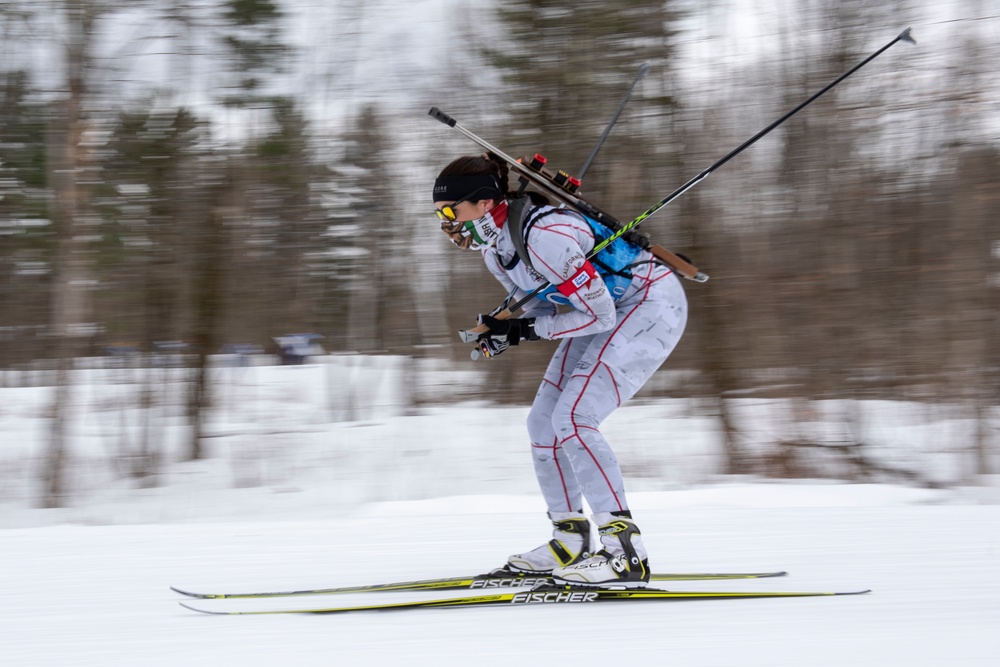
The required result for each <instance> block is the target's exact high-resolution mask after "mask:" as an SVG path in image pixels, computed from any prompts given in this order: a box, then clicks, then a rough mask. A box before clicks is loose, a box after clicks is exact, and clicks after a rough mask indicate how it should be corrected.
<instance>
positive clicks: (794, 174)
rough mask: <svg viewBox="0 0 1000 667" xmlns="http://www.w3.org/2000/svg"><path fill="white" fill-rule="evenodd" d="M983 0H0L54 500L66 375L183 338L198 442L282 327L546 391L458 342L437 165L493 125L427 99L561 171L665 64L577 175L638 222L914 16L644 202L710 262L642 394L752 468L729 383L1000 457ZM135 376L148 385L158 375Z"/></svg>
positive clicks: (25, 348)
mask: <svg viewBox="0 0 1000 667" xmlns="http://www.w3.org/2000/svg"><path fill="white" fill-rule="evenodd" d="M997 9H998V7H997V5H996V3H995V2H992V1H990V0H952V1H951V2H945V3H941V2H929V1H927V0H888V1H887V2H883V3H873V2H868V1H861V0H844V1H842V2H822V1H820V0H805V1H803V2H796V3H791V2H777V1H775V2H754V1H752V0H746V1H745V2H736V1H735V0H731V1H728V2H725V1H715V2H713V1H706V2H697V3H695V2H689V1H686V0H632V1H629V2H607V1H592V0H579V1H578V2H574V3H565V2H554V1H552V0H495V1H493V2H489V3H486V2H483V3H476V2H456V1H449V0H436V1H434V2H427V1H421V2H413V3H405V6H400V5H396V6H389V5H388V4H387V3H381V2H368V3H366V2H360V1H355V0H342V1H340V2H332V3H331V2H328V3H319V2H308V1H307V0H201V1H193V0H134V1H131V2H127V3H124V2H109V1H106V0H58V1H56V0H47V1H38V0H30V1H29V0H22V1H18V0H3V1H2V2H0V30H2V35H3V38H2V41H0V305H2V307H0V372H2V374H0V377H2V378H3V383H5V384H7V385H8V386H13V385H17V384H19V383H26V382H35V383H43V384H46V385H50V386H52V387H53V398H52V408H51V412H50V414H49V415H48V419H49V423H50V426H51V428H50V429H49V431H48V433H49V435H48V440H49V442H48V447H47V450H46V454H45V457H46V460H47V462H48V464H47V465H46V466H45V468H44V469H45V471H46V472H45V476H46V483H47V489H48V492H49V493H48V496H47V497H48V498H49V502H52V503H57V502H59V497H60V487H61V481H60V475H61V472H60V471H61V467H62V466H63V465H64V462H65V459H66V457H67V450H66V442H67V438H68V435H67V433H66V427H65V423H64V421H65V420H63V419H62V418H61V410H62V407H63V406H65V405H66V404H67V402H68V401H69V400H70V396H71V395H72V391H73V386H72V384H73V383H72V382H71V376H72V373H71V371H72V370H73V369H74V368H76V367H79V366H81V365H86V364H88V363H92V362H88V361H86V360H88V359H90V360H93V359H95V358H114V359H117V360H118V362H119V363H128V364H133V365H134V366H135V367H151V366H153V365H154V363H153V362H154V360H155V358H156V357H155V355H157V354H164V353H166V352H167V351H172V352H174V353H177V354H180V355H181V357H180V358H182V360H183V364H184V366H185V367H188V368H190V369H191V372H190V378H189V380H190V381H189V384H188V388H189V391H188V392H187V394H186V398H185V399H184V400H185V406H186V407H185V410H186V412H185V414H186V415H187V417H188V418H189V419H190V420H191V423H192V425H193V428H192V432H191V439H190V447H189V449H188V450H187V455H188V456H190V457H191V458H198V457H199V456H202V455H203V452H202V450H201V447H200V444H199V443H200V439H201V433H200V430H199V427H198V424H199V423H201V420H202V419H203V413H204V411H205V410H207V409H209V408H210V407H211V405H212V383H211V382H210V375H209V374H208V372H207V369H208V368H210V367H211V359H212V357H213V355H216V354H218V353H220V352H222V351H227V350H228V351H232V350H243V351H254V350H260V351H263V352H268V353H273V352H274V351H275V342H274V341H275V339H276V338H279V337H282V336H285V335H288V334H291V333H312V334H316V335H319V336H322V337H323V338H322V340H321V342H322V345H323V347H324V348H325V349H326V351H328V352H332V353H357V354H363V355H401V356H403V357H406V358H411V359H414V360H421V359H428V358H436V359H441V360H444V361H447V362H450V363H452V364H464V365H469V366H470V367H471V368H474V369H475V371H476V372H477V373H478V374H479V375H480V378H481V381H480V383H479V385H478V388H477V390H476V391H474V392H472V393H466V395H465V398H469V399H480V400H491V401H497V402H508V403H526V402H527V401H530V399H531V397H532V395H533V393H534V391H535V389H536V387H537V383H538V381H539V378H540V374H541V369H542V368H543V366H544V364H545V361H546V359H547V356H548V355H549V354H550V353H551V351H552V350H553V349H554V346H553V345H552V344H548V343H540V344H538V345H537V346H522V347H521V348H520V349H518V350H516V352H515V353H508V354H507V355H505V356H503V357H501V358H500V359H497V360H496V361H495V362H494V363H485V362H481V363H480V364H479V365H478V366H474V365H473V364H472V362H469V361H468V349H467V348H466V347H465V346H463V345H461V344H460V343H458V341H457V339H456V337H455V331H456V330H458V329H460V328H464V327H466V326H467V325H469V324H471V323H473V322H474V318H475V315H476V314H477V313H479V312H488V311H489V310H491V309H492V308H494V307H495V306H496V305H497V304H498V303H499V302H500V301H501V300H502V298H503V296H504V294H503V292H502V290H501V288H500V286H499V285H497V284H496V283H495V282H494V281H492V279H491V278H490V277H489V276H488V274H487V272H486V271H485V270H484V269H483V267H482V265H481V260H480V259H479V257H478V255H476V254H475V253H461V252H460V251H458V250H455V249H454V248H452V247H451V246H450V244H449V243H448V242H447V239H446V238H445V237H444V235H442V234H440V233H439V232H438V225H437V222H436V219H435V218H434V215H433V206H432V204H431V201H430V194H429V192H430V184H431V183H432V181H433V178H434V175H435V174H436V172H437V171H438V170H439V169H440V168H441V166H443V165H444V164H445V163H447V162H448V161H449V160H450V159H451V158H453V157H455V156H457V155H460V154H465V153H472V152H476V151H475V146H474V145H473V144H471V142H468V141H467V140H464V139H463V138H461V137H460V136H457V133H455V132H452V131H449V130H448V129H447V128H446V127H445V126H443V125H440V124H438V123H435V122H433V121H432V120H430V119H428V118H427V117H426V113H427V109H428V108H429V107H430V106H432V105H436V106H439V107H441V108H442V109H443V110H445V111H446V112H448V113H450V114H451V115H453V116H455V117H456V118H457V119H458V120H459V121H460V122H461V123H462V124H463V125H464V126H466V127H468V128H470V129H471V130H473V131H475V132H476V133H477V134H480V135H481V136H483V137H484V138H486V139H487V140H489V141H491V142H493V143H495V144H497V145H499V146H500V147H501V148H503V149H504V150H505V151H506V152H508V153H511V154H514V155H524V154H531V153H534V152H540V153H542V154H544V155H546V156H547V157H548V159H549V164H550V165H554V166H555V167H557V168H559V169H564V170H566V171H568V172H570V173H571V174H572V173H575V172H576V171H577V170H578V169H579V168H580V166H581V165H582V164H583V162H584V160H585V158H586V157H587V155H588V154H589V152H590V150H591V148H592V147H593V145H594V143H595V142H596V140H597V138H598V136H599V135H600V133H601V131H602V130H603V129H604V126H605V124H606V123H607V121H608V119H609V118H610V116H611V114H612V112H613V111H614V109H615V107H616V106H617V104H618V102H619V100H620V99H621V97H622V95H623V94H624V92H625V90H626V89H627V87H628V84H629V83H630V82H631V80H632V78H633V77H634V76H635V73H636V71H637V70H638V68H639V66H640V65H641V64H642V63H644V62H648V63H650V65H651V71H650V74H649V75H648V76H647V77H646V79H645V80H644V81H643V82H642V83H641V84H640V85H639V87H638V89H637V91H636V94H635V96H634V97H633V99H632V101H631V102H630V103H629V105H628V107H627V108H626V110H625V113H624V114H623V116H622V118H621V121H620V122H619V124H618V125H617V126H616V127H615V129H614V131H613V132H612V134H611V135H610V138H609V140H608V142H607V144H606V145H605V147H604V148H603V150H602V152H601V154H600V155H599V156H598V159H597V161H596V162H595V164H594V165H593V168H592V169H591V170H590V171H589V173H588V176H587V179H586V181H585V183H584V186H583V190H582V191H583V193H584V196H586V197H587V198H588V199H590V200H591V201H593V202H594V203H595V204H597V205H598V206H601V207H602V208H604V209H606V210H609V211H611V212H612V213H614V214H616V215H617V216H618V217H620V218H622V219H630V218H631V217H632V216H634V215H636V214H638V213H639V212H641V211H642V210H644V209H645V208H646V207H647V206H649V205H650V204H652V203H654V202H655V201H657V200H659V199H660V198H662V197H663V196H665V195H666V194H668V193H669V192H671V191H673V190H674V189H675V188H676V187H678V186H679V185H680V184H682V183H684V182H685V181H687V180H688V179H689V178H691V177H692V176H693V175H695V174H697V173H698V172H700V171H701V170H702V169H704V168H706V167H708V166H709V165H710V164H712V163H713V162H714V161H715V160H717V159H719V158H720V157H722V156H723V155H725V154H726V153H728V152H729V151H730V150H732V149H733V148H735V147H736V146H737V145H739V144H740V143H742V142H743V141H744V140H746V139H747V138H749V137H750V136H752V135H753V134H754V133H755V132H757V131H758V130H760V129H761V128H763V127H764V126H766V125H767V124H768V123H770V122H771V121H772V120H774V119H776V118H777V117H779V116H780V115H781V114H782V113H784V112H785V111H787V110H788V109H790V108H792V107H793V106H795V105H796V104H798V103H799V102H801V101H803V100H804V99H806V98H807V97H808V96H809V95H811V94H812V93H813V92H815V91H817V90H819V89H820V88H822V87H823V86H824V85H826V84H827V83H828V82H830V81H831V80H833V79H834V78H835V77H836V76H838V75H839V74H840V73H842V72H844V71H846V70H847V69H849V68H850V67H851V66H852V65H854V64H855V63H857V62H858V61H860V60H861V59H863V58H864V57H865V56H867V55H868V54H870V53H872V52H873V51H875V50H876V49H878V48H879V47H880V46H882V45H883V44H885V43H887V42H888V41H889V40H891V39H892V38H893V37H894V36H895V35H897V34H898V33H899V32H900V31H901V30H902V29H903V28H905V27H907V26H912V27H913V31H914V36H915V37H916V39H917V40H918V42H919V44H918V45H917V46H916V47H913V46H910V45H907V44H898V45H896V46H894V47H893V48H892V49H890V50H889V51H887V52H886V53H885V54H883V55H882V56H880V57H879V58H878V59H876V60H874V61H873V62H872V63H870V64H869V65H868V66H866V67H865V68H864V69H862V70H860V71H859V72H858V73H856V74H855V75H854V76H853V77H851V78H849V79H847V80H846V81H845V82H844V83H842V84H841V85H840V86H838V87H837V88H835V89H834V90H833V91H831V92H830V93H828V94H827V95H826V96H824V97H823V98H821V99H820V100H819V101H818V102H816V103H815V104H813V105H811V106H810V107H808V108H807V109H806V110H805V111H803V112H801V113H800V114H798V115H797V116H795V117H794V118H793V119H792V120H791V121H790V122H788V123H787V124H786V125H784V126H783V127H782V128H781V129H779V130H778V131H776V132H774V133H773V134H771V135H769V136H768V137H767V138H766V139H764V140H762V141H761V142H760V143H759V144H757V145H755V146H754V147H753V148H752V149H751V150H750V151H748V152H747V153H745V154H743V155H741V156H740V157H739V158H737V159H736V160H734V161H733V162H731V163H729V164H727V165H726V166H725V167H724V168H723V169H721V170H720V171H719V172H717V173H716V174H714V175H713V177H712V179H709V180H708V181H706V182H705V183H703V184H702V185H699V186H698V187H697V188H695V189H693V190H692V191H690V192H689V193H687V194H685V195H684V196H683V197H682V198H681V199H679V200H678V201H677V203H676V204H674V205H671V206H670V207H668V208H667V209H665V210H664V211H662V212H661V213H659V214H658V215H657V216H655V217H654V218H652V219H650V220H649V221H648V222H647V223H645V224H644V226H643V230H644V231H645V232H646V233H647V234H648V235H649V236H651V237H652V238H653V239H654V240H655V241H656V242H657V243H659V244H661V245H664V246H666V247H668V248H671V249H672V250H674V251H677V252H682V253H684V254H686V255H688V256H690V257H692V258H693V259H694V261H695V263H696V264H698V266H699V267H701V268H702V269H703V270H704V271H706V272H707V273H709V274H710V275H711V277H712V278H711V280H710V281H709V282H708V283H707V284H704V285H697V284H694V283H686V284H685V287H686V288H687V293H688V297H689V299H690V302H691V317H690V320H689V328H688V331H687V333H686V335H685V338H684V340H683V341H682V344H681V346H680V348H679V349H678V351H677V353H676V355H675V356H674V357H673V358H672V359H671V360H670V361H669V362H668V364H667V365H666V366H665V369H672V370H684V371H688V372H687V373H686V374H685V375H684V378H685V380H684V382H682V383H676V382H661V383H657V382H656V381H655V380H654V382H652V383H651V385H650V387H649V388H648V389H647V390H646V392H645V393H644V394H643V395H644V396H690V397H698V398H699V401H698V403H697V404H698V405H699V406H700V408H701V409H703V410H704V411H706V413H708V414H712V415H714V416H716V417H717V418H718V419H719V420H720V421H721V424H722V430H723V432H724V433H725V439H726V453H727V464H726V472H754V471H758V467H757V466H758V465H759V462H757V461H755V460H752V459H751V458H750V457H749V456H747V455H746V453H745V452H744V451H743V450H742V449H741V446H740V438H739V430H740V424H739V422H738V420H737V419H736V417H735V416H734V414H733V411H732V410H731V407H730V401H732V400H733V399H735V398H738V397H741V396H747V395H768V396H781V397H784V398H789V399H791V400H790V401H789V406H790V408H789V415H788V418H789V419H792V420H795V419H808V418H809V412H810V404H811V402H813V401H817V400H820V399H829V398H839V399H844V398H847V399H889V400H897V399H899V400H910V401H927V402H946V403H954V404H957V405H960V406H961V408H962V409H963V410H967V415H968V416H969V417H970V418H971V419H975V420H977V423H980V424H981V425H982V428H980V429H979V430H978V432H977V436H976V437H975V438H974V442H970V443H968V445H969V448H970V450H969V453H970V457H972V460H973V461H974V469H975V470H976V471H977V472H979V473H989V472H995V471H993V470H991V465H992V463H991V462H992V461H993V459H992V458H991V457H993V456H995V453H996V443H997V440H998V438H997V433H996V430H995V422H994V421H991V419H990V416H991V413H990V411H991V409H992V408H993V407H995V406H996V405H997V404H998V402H1000V308H998V306H1000V227H998V222H997V219H998V212H1000V120H998V119H1000V95H998V88H997V79H998V72H997V68H996V63H997V62H1000V39H998V38H1000V17H998V14H1000V12H998V11H997ZM421 21H422V22H421ZM401 24H408V25H409V26H410V32H405V31H402V27H401ZM928 37H931V38H932V39H927V38H928ZM39 370H41V371H44V373H42V374H39V373H38V371H39ZM136 396H137V399H136V400H137V401H139V403H137V405H150V404H151V403H153V402H155V401H156V400H158V399H157V395H156V387H155V383H154V382H152V381H150V382H148V383H145V384H143V385H141V386H139V387H137V389H136ZM453 399H454V397H453V396H440V395H427V396H423V395H420V394H419V393H418V392H417V393H413V394H412V401H413V402H414V404H415V405H419V404H421V403H434V402H438V401H450V400H453ZM843 418H844V419H845V420H848V421H849V420H850V419H851V416H850V415H844V417H843ZM812 444H813V443H811V442H810V441H809V439H808V438H805V439H804V440H803V441H802V442H797V443H787V442H785V443H775V446H776V447H777V448H779V449H778V450H776V451H778V454H776V455H775V456H779V457H780V455H781V454H780V452H782V451H787V448H788V447H795V446H803V447H809V446H811V445H812ZM850 444H851V445H852V446H857V445H859V443H857V442H856V443H850ZM781 448H784V449H781ZM851 451H852V452H854V453H856V450H851ZM852 455H853V454H852Z"/></svg>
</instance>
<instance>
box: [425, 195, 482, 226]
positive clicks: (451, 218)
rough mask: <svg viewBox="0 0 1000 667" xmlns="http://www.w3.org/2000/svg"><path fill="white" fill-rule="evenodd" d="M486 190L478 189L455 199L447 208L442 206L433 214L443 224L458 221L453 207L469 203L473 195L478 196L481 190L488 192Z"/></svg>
mask: <svg viewBox="0 0 1000 667" xmlns="http://www.w3.org/2000/svg"><path fill="white" fill-rule="evenodd" d="M488 189H489V188H478V189H476V190H473V191H472V192H470V193H469V194H467V195H465V196H464V197H461V198H459V199H456V200H455V201H453V202H452V203H450V204H448V205H447V206H442V207H441V208H436V209H434V212H435V213H437V217H438V219H439V220H443V221H445V222H455V221H456V220H458V214H457V213H455V207H456V206H458V205H459V204H461V203H462V202H464V201H469V200H470V199H472V197H473V196H474V195H478V194H479V193H480V192H482V191H483V190H488Z"/></svg>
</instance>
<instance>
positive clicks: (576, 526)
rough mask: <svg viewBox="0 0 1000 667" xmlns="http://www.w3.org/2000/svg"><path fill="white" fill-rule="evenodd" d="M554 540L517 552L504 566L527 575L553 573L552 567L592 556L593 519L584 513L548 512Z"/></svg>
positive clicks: (569, 563)
mask: <svg viewBox="0 0 1000 667" xmlns="http://www.w3.org/2000/svg"><path fill="white" fill-rule="evenodd" d="M549 518H550V519H552V525H553V526H554V527H555V528H554V530H553V531H552V539H551V540H549V541H548V542H547V543H545V544H543V545H542V546H540V547H538V548H537V549H532V550H531V551H528V552H525V553H523V554H514V555H513V556H511V557H510V558H508V559H507V565H505V566H504V569H506V570H509V571H511V572H523V573H525V574H542V575H548V574H551V573H552V570H553V568H557V567H562V566H566V565H571V564H573V563H578V562H580V561H582V560H584V559H586V558H588V557H590V521H588V520H587V517H586V516H585V515H584V514H583V512H549Z"/></svg>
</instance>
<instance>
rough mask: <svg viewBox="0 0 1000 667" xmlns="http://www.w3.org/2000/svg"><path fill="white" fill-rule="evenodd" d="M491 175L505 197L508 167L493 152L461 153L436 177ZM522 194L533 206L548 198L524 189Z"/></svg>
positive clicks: (508, 195) (543, 204)
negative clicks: (461, 154) (478, 153)
mask: <svg viewBox="0 0 1000 667" xmlns="http://www.w3.org/2000/svg"><path fill="white" fill-rule="evenodd" d="M483 175H485V176H493V177H494V178H496V180H497V183H499V184H500V196H501V197H502V198H504V199H507V198H508V197H510V196H511V192H510V184H509V182H508V181H509V179H510V169H509V168H508V167H507V163H506V162H505V161H504V160H503V159H502V158H500V157H499V156H497V155H494V154H493V153H483V154H481V155H463V156H462V157H460V158H455V159H454V160H452V161H451V162H449V163H448V165H447V166H446V167H445V168H444V169H442V170H441V173H440V174H438V178H451V177H455V176H483ZM524 194H526V195H528V197H530V198H531V203H532V204H534V205H535V206H546V205H548V204H549V199H548V197H546V196H545V195H543V194H541V193H538V192H530V191H526V192H525V193H524Z"/></svg>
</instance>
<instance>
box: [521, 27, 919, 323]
mask: <svg viewBox="0 0 1000 667" xmlns="http://www.w3.org/2000/svg"><path fill="white" fill-rule="evenodd" d="M899 41H903V42H909V43H910V44H916V43H917V42H916V40H914V39H913V37H912V36H911V35H910V28H907V29H906V30H904V31H903V32H901V33H899V35H898V36H897V37H896V38H895V39H893V40H892V41H891V42H889V43H888V44H886V45H885V46H883V47H882V48H881V49H879V50H878V51H876V52H875V53H873V54H871V55H870V56H868V57H867V58H865V59H864V60H862V61H861V62H860V63H858V64H857V65H855V66H854V67H852V68H851V69H849V70H847V71H846V72H844V73H843V74H841V75H840V76H838V77H837V78H836V79H834V80H833V81H832V82H830V83H829V84H828V85H827V86H826V87H825V88H823V89H822V90H820V91H819V92H818V93H816V94H815V95H813V96H812V97H810V98H809V99H807V100H806V101H805V102H803V103H801V104H800V105H798V106H797V107H795V108H794V109H792V110H791V111H789V112H788V113H786V114H785V115H784V116H782V117H781V118H779V119H778V120H776V121H774V122H773V123H771V124H770V125H768V126H767V127H765V128H764V129H763V130H761V131H760V132H758V133H757V134H755V135H753V136H752V137H750V138H749V139H747V140H746V141H744V142H743V143H742V144H740V145H739V146H737V147H736V148H735V149H733V150H732V151H731V152H730V153H729V154H727V155H726V156H725V157H723V158H722V159H721V160H719V161H718V162H716V163H715V164H713V165H712V166H711V167H709V168H708V169H706V170H704V171H703V172H701V173H700V174H698V175H697V176H695V177H694V178H692V179H691V180H690V181H688V182H687V183H685V184H684V185H682V186H681V187H679V188H677V189H676V190H674V191H673V192H672V193H670V194H669V195H667V196H666V197H664V198H663V199H661V200H660V201H658V202H656V203H655V204H653V205H652V206H650V207H649V208H648V209H646V210H645V211H643V212H642V213H640V214H639V216H638V217H636V218H635V219H634V220H632V221H631V222H629V223H628V224H626V225H624V226H623V227H622V228H621V229H619V230H618V231H617V232H615V233H614V234H612V235H611V236H609V237H608V238H606V239H605V240H604V241H602V242H601V243H599V244H597V245H596V246H595V247H594V250H593V251H592V254H597V253H598V252H600V251H601V250H603V249H604V248H605V247H607V246H608V244H610V243H612V242H613V241H615V240H616V239H618V238H619V237H620V236H622V235H623V234H627V233H628V232H629V231H630V230H632V229H634V228H635V227H637V226H638V225H639V224H641V223H642V222H643V221H644V220H645V219H646V218H648V217H649V216H651V215H653V214H654V213H656V212H657V211H659V210H660V209H661V208H663V207H664V206H666V205H667V204H669V203H670V202H672V201H673V200H675V199H677V198H678V197H680V196H681V195H682V194H684V193H685V192H687V191H688V190H690V189H691V188H693V187H694V186H695V185H697V184H698V183H700V182H701V181H703V180H705V179H706V178H708V177H709V176H710V175H711V174H712V172H713V171H715V170H716V169H718V168H719V167H721V166H722V165H724V164H726V163H727V162H729V161H730V160H732V159H733V158H734V157H736V156H737V155H739V154H740V153H742V152H743V151H745V150H746V149H748V148H750V147H751V146H753V145H754V144H755V143H757V141H758V140H759V139H760V138H761V137H763V136H764V135H766V134H768V133H769V132H771V131H772V130H773V129H774V128H776V127H778V126H779V125H781V124H782V123H784V122H785V121H786V120H788V119H789V118H791V117H792V116H794V115H795V114H797V113H798V112H800V111H802V109H804V108H805V107H807V106H808V105H810V104H812V103H813V102H815V101H816V99H818V98H819V97H820V96H821V95H823V94H824V93H826V92H827V91H829V90H830V89H831V88H833V87H834V86H836V85H837V84H838V83H840V82H841V81H843V80H844V79H846V78H847V77H849V76H851V75H852V74H854V73H855V72H857V71H858V70H859V69H861V68H862V67H864V66H865V65H867V64H868V63H869V62H871V61H872V60H874V59H875V58H877V57H878V56H880V55H882V52H884V51H885V50H886V49H888V48H889V47H890V46H892V45H893V44H895V43H896V42H899ZM524 303H526V301H525V300H524V299H522V300H521V301H520V302H518V306H521V305H524ZM514 310H516V307H515V308H512V309H511V311H512V312H513V311H514Z"/></svg>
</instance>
